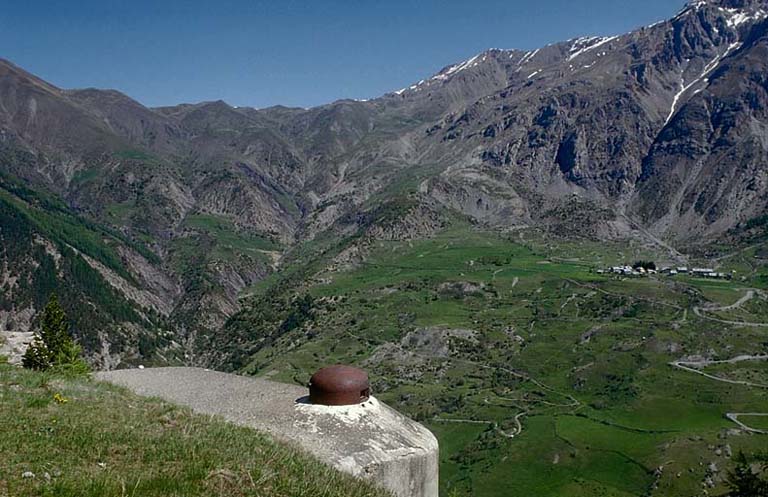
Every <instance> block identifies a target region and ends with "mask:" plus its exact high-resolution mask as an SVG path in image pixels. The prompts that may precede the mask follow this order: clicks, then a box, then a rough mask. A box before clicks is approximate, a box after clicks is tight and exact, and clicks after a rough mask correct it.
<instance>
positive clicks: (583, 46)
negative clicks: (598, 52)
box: [568, 36, 618, 62]
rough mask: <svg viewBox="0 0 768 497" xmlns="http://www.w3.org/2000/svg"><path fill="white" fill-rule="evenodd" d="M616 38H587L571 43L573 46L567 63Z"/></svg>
mask: <svg viewBox="0 0 768 497" xmlns="http://www.w3.org/2000/svg"><path fill="white" fill-rule="evenodd" d="M617 38H618V36H608V37H604V36H587V37H583V38H577V39H576V40H575V41H574V42H573V45H571V52H570V56H569V57H568V61H569V62H570V61H572V60H573V59H575V58H577V57H579V56H581V55H584V54H585V53H587V52H590V51H592V50H594V49H596V48H598V47H601V46H603V45H605V44H606V43H610V42H612V41H613V40H615V39H617Z"/></svg>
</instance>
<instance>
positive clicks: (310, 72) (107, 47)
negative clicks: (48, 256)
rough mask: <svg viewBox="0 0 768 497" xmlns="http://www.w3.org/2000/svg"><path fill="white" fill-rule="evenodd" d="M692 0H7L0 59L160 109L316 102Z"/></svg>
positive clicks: (1, 14)
mask: <svg viewBox="0 0 768 497" xmlns="http://www.w3.org/2000/svg"><path fill="white" fill-rule="evenodd" d="M684 3H685V2H684V0H642V1H641V0H576V1H574V0H504V1H501V0H486V1H479V0H475V1H453V0H390V1H382V0H347V1H339V0H274V1H263V0H208V1H200V0H183V1H176V0H173V1H170V0H133V1H130V0H126V1H115V0H101V1H96V0H69V1H60V0H42V1H41V0H3V7H2V9H1V10H0V46H1V47H2V50H0V57H4V58H7V59H9V60H11V61H13V62H14V63H16V64H18V65H20V66H21V67H23V68H25V69H27V70H29V71H31V72H33V73H35V74H37V75H38V76H40V77H42V78H43V79H46V80H48V81H50V82H51V83H53V84H56V85H58V86H60V87H63V88H82V87H98V88H115V89H118V90H120V91H123V92H125V93H127V94H128V95H130V96H132V97H133V98H136V99H137V100H139V101H140V102H142V103H144V104H146V105H150V106H158V105H172V104H177V103H182V102H199V101H204V100H217V99H223V100H225V101H227V102H228V103H230V104H232V105H242V106H246V105H247V106H253V107H266V106H269V105H275V104H283V105H291V106H301V107H309V106H314V105H319V104H323V103H327V102H331V101H333V100H337V99H340V98H371V97H376V96H379V95H381V94H383V93H386V92H388V91H392V90H396V89H398V88H401V87H404V86H408V85H410V84H411V83H413V82H415V81H418V80H420V79H422V78H424V77H426V76H429V75H431V74H433V73H435V72H437V71H438V70H439V69H441V68H442V67H444V66H446V65H448V64H451V63H454V62H458V61H460V60H463V59H466V58H469V57H471V56H472V55H474V54H476V53H478V52H481V51H482V50H485V49H487V48H520V49H532V48H537V47H540V46H543V45H546V44H548V43H552V42H555V41H561V40H566V39H569V38H573V37H576V36H583V35H611V34H619V33H623V32H626V31H629V30H631V29H634V28H636V27H639V26H642V25H646V24H650V23H652V22H655V21H658V20H661V19H666V18H670V17H672V16H673V15H674V14H675V13H676V12H677V11H678V10H680V8H682V6H683V5H684Z"/></svg>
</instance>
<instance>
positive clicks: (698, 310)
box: [693, 288, 768, 328]
mask: <svg viewBox="0 0 768 497" xmlns="http://www.w3.org/2000/svg"><path fill="white" fill-rule="evenodd" d="M755 297H763V298H765V293H763V292H762V291H761V290H756V289H754V288H750V289H748V290H747V293H745V294H744V296H743V297H741V298H740V299H739V300H737V301H736V302H734V303H733V304H730V305H724V306H712V305H709V306H695V307H694V308H693V313H694V314H696V315H697V316H698V317H700V318H702V319H707V320H709V321H715V322H717V323H723V324H730V325H733V326H747V327H749V328H768V323H749V322H746V321H729V320H726V319H719V318H713V317H712V316H707V315H706V314H705V313H707V312H719V311H731V310H733V309H738V308H740V307H741V306H742V305H744V304H746V303H747V302H749V301H750V300H752V299H753V298H755Z"/></svg>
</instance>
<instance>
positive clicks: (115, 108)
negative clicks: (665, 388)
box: [0, 0, 768, 342]
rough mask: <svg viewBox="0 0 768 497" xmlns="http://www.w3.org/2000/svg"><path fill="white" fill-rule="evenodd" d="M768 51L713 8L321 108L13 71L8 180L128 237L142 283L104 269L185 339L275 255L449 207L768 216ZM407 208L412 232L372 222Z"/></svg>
mask: <svg viewBox="0 0 768 497" xmlns="http://www.w3.org/2000/svg"><path fill="white" fill-rule="evenodd" d="M767 61H768V2H766V1H765V0H706V1H696V2H691V3H690V4H689V5H688V6H687V7H686V8H684V9H683V10H682V11H681V12H680V13H678V14H677V15H676V16H675V17H674V18H672V19H670V20H669V21H665V22H661V23H657V24H655V25H653V26H648V27H644V28H641V29H638V30H636V31H634V32H631V33H628V34H624V35H619V36H610V37H584V38H579V39H574V40H569V41H566V42H562V43H558V44H554V45H550V46H547V47H543V48H541V49H539V50H534V51H530V52H525V51H519V50H489V51H487V52H484V53H482V54H478V55H477V56H475V57H473V58H471V59H469V60H467V61H464V62H460V63H457V64H454V65H451V66H448V67H446V68H444V69H443V70H441V71H440V72H439V73H438V74H436V75H434V76H433V77H432V78H429V79H427V80H424V81H421V82H418V83H416V84H414V85H412V86H410V87H408V88H405V89H403V90H399V91H397V92H393V93H390V94H387V95H384V96H382V97H381V98H378V99H374V100H372V101H368V102H356V101H349V100H344V101H339V102H336V103H333V104H330V105H326V106H322V107H318V108H314V109H308V110H304V109H289V108H284V107H274V108H269V109H262V110H256V109H248V108H233V107H231V106H229V105H227V104H226V103H224V102H221V101H219V102H207V103H200V104H194V105H189V104H185V105H179V106H175V107H166V108H159V109H149V108H146V107H144V106H142V105H141V104H139V103H138V102H136V101H134V100H132V99H130V98H129V97H127V96H125V95H122V94H120V93H119V92H115V91H108V90H96V89H87V90H62V89H59V88H56V87H55V86H53V85H50V84H48V83H46V82H44V81H42V80H40V79H39V78H36V77H35V76H33V75H31V74H29V73H27V72H25V71H24V70H23V69H20V68H18V67H16V66H14V65H13V64H11V63H9V62H0V158H1V161H0V172H2V174H3V176H4V177H5V178H6V179H8V180H9V181H11V183H13V182H14V181H18V182H20V183H22V184H24V185H25V187H27V188H29V189H31V190H34V191H37V192H42V193H43V194H44V196H45V195H51V196H52V197H53V198H57V199H60V200H61V201H62V202H63V206H61V207H56V208H55V209H58V210H59V211H62V209H63V210H65V211H66V212H67V215H71V216H75V217H78V218H79V219H81V220H82V221H83V222H85V223H93V225H94V226H98V227H100V228H99V229H101V228H103V229H106V230H107V231H108V232H114V233H115V234H118V235H119V237H120V238H119V240H120V241H114V242H109V243H112V244H116V246H115V247H113V248H114V249H115V250H117V251H118V253H120V254H122V255H121V259H120V264H121V267H124V268H125V269H126V273H125V274H123V275H122V276H121V277H122V278H123V279H124V280H125V281H129V279H125V276H126V275H129V274H132V275H134V277H135V281H130V283H131V288H129V287H128V286H126V284H124V281H121V280H118V279H116V278H115V275H113V274H110V273H107V272H105V271H100V274H102V277H103V279H104V280H105V281H106V282H108V283H109V284H110V285H111V286H112V287H114V288H117V291H118V292H119V293H120V295H122V296H123V297H125V298H126V299H127V300H128V301H130V302H133V305H136V306H144V307H146V306H147V305H149V304H152V305H151V306H150V307H153V308H155V309H156V310H158V311H159V312H161V313H162V314H164V315H167V316H170V319H173V320H174V321H176V322H177V329H176V330H175V333H176V336H177V337H178V341H179V342H184V341H185V340H186V341H188V340H194V337H195V336H197V334H198V333H200V332H203V333H204V332H206V330H210V329H211V328H216V327H218V326H220V325H221V323H223V322H224V320H226V319H227V317H228V316H230V315H231V314H232V313H233V312H236V311H237V309H238V306H239V304H238V294H239V293H240V292H242V291H243V290H244V289H245V288H247V287H248V286H250V285H252V284H254V283H255V282H257V281H258V280H260V279H261V278H263V277H264V276H265V275H266V274H268V273H269V272H270V271H272V270H273V268H274V267H275V260H276V257H277V258H279V255H280V254H281V253H284V252H286V251H287V250H289V249H290V248H291V247H294V246H296V245H298V244H301V243H302V242H304V241H306V240H309V239H313V238H316V237H318V236H321V235H323V234H326V235H327V234H328V233H347V234H349V233H351V232H353V231H355V230H360V229H362V230H364V232H365V233H367V235H365V236H364V237H363V240H365V239H374V238H376V237H379V238H382V237H383V238H387V237H390V238H391V237H399V236H406V235H403V233H406V234H408V233H410V234H413V233H421V232H425V233H427V234H425V235H424V236H428V232H429V231H430V230H432V229H435V227H436V226H440V225H442V223H443V222H444V217H445V213H449V212H450V213H451V215H456V214H458V215H462V216H467V217H469V218H472V219H474V220H476V221H477V222H481V223H486V224H489V225H493V226H500V227H511V226H515V225H520V224H533V225H540V226H543V227H550V228H553V229H556V230H557V231H558V232H561V233H565V234H568V233H571V232H573V234H575V233H576V231H577V232H579V233H581V234H584V233H588V234H590V236H594V237H606V236H610V237H616V236H626V235H627V233H628V231H631V230H632V229H633V227H637V226H641V227H643V228H644V231H643V232H644V233H645V232H647V233H651V234H652V235H655V236H657V237H659V238H661V239H665V240H667V241H669V242H671V243H672V244H674V245H691V244H705V243H708V242H709V241H712V240H714V239H716V238H718V237H719V236H721V235H723V234H724V233H726V232H728V231H729V230H733V229H734V228H738V227H739V226H741V225H743V224H744V223H747V222H748V221H749V220H751V219H754V218H758V217H760V216H762V215H765V213H766V210H767V208H768V205H767V202H768V200H767V199H768V169H767V168H766V163H767V162H766V159H768V157H767V156H766V154H767V151H768V138H767V137H768V129H766V125H767V117H768V116H767V115H766V104H768V83H767V82H766V76H765V75H766V63H767ZM9 184H10V183H9ZM3 191H4V192H5V194H6V195H7V196H8V197H9V198H11V199H16V200H19V201H21V202H22V204H23V205H24V206H25V208H27V209H33V210H35V212H38V211H39V212H43V213H45V212H48V211H49V209H50V205H40V204H39V203H38V204H36V203H34V202H30V200H29V199H28V198H23V195H22V196H20V194H19V192H18V191H17V190H15V189H14V188H11V187H8V188H6V189H4V190H3ZM403 199H405V203H406V204H407V205H408V206H409V208H408V209H400V210H396V211H394V212H396V213H398V215H400V216H401V219H400V220H399V221H395V220H392V219H390V218H389V217H388V216H384V217H383V218H382V217H381V216H379V214H380V213H381V212H382V206H386V205H394V204H398V203H399V202H401V201H403ZM385 210H386V209H385ZM440 211H443V212H442V213H441V212H440ZM57 212H58V211H57ZM376 219H386V224H382V225H379V226H371V225H370V223H368V224H366V223H367V222H368V221H370V220H374V221H373V224H376V222H377V221H375V220H376ZM360 223H363V224H360ZM573 224H578V225H579V229H578V230H576V231H574V230H572V229H571V230H568V229H565V228H566V227H568V226H569V225H573ZM2 229H3V230H5V231H7V230H8V227H7V226H5V225H3V226H2ZM43 231H44V230H43ZM43 234H44V233H43ZM407 236H410V235H407ZM63 239H66V237H64V238H63ZM54 242H56V243H59V242H57V241H56V240H54ZM30 243H31V242H30ZM61 243H64V242H61ZM66 243H69V242H66ZM102 243H107V242H106V241H105V240H102ZM357 243H358V245H357V246H356V247H355V248H353V249H351V252H354V253H355V254H359V253H360V251H361V250H362V252H364V246H361V245H359V244H360V243H363V242H357ZM363 245H364V243H363ZM131 246H138V247H143V248H144V249H146V250H147V251H148V252H149V253H150V254H151V256H152V257H150V258H148V257H145V256H141V258H139V257H137V256H136V255H135V254H137V253H138V252H136V250H135V249H132V248H130V247H131ZM94 250H95V251H96V252H98V249H94ZM351 252H350V253H351ZM83 253H84V255H85V256H87V257H90V259H86V260H91V261H95V262H96V263H101V264H103V261H100V260H99V257H97V256H95V255H98V254H95V252H93V251H92V253H87V252H83ZM94 254H95V255H94ZM131 254H133V255H131ZM8 257H9V256H8V255H6V256H5V264H8V262H9V260H10V259H9V258H8ZM355 257H359V255H356V256H355ZM91 267H92V268H96V269H99V268H100V266H98V265H97V264H95V263H94V264H91ZM111 270H112V271H115V267H112V268H111ZM23 276H24V275H23V274H15V275H13V277H14V278H18V277H23ZM6 293H7V292H6ZM142 299H143V301H145V302H143V303H142V302H138V300H142ZM179 322H180V323H181V324H179Z"/></svg>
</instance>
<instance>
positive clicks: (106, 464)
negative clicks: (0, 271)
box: [0, 364, 388, 497]
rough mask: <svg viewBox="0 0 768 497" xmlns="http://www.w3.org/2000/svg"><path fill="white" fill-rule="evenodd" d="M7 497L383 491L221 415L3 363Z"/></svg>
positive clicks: (1, 492)
mask: <svg viewBox="0 0 768 497" xmlns="http://www.w3.org/2000/svg"><path fill="white" fill-rule="evenodd" d="M0 426H1V427H2V429H1V430H0V497H10V496H13V497H24V496H43V497H46V496H51V497H53V496H55V497H70V496H71V497H75V496H77V497H91V496H99V497H107V496H120V497H124V496H137V497H138V496H141V497H151V496H164V497H165V496H178V497H194V496H228V497H229V496H232V497H239V496H259V497H272V496H286V497H288V496H290V497H300V496H307V497H310V496H311V497H320V496H326V497H336V496H338V497H363V496H370V497H384V496H386V495H388V494H387V493H386V492H385V491H383V490H379V489H375V488H373V487H371V486H370V485H368V484H366V483H363V482H360V481H357V480H354V479H353V478H351V477H347V476H345V475H342V474H341V473H338V472H336V471H335V470H333V469H331V468H330V467H328V466H325V465H323V464H322V463H320V462H319V461H315V460H312V459H311V457H310V456H308V455H306V454H303V453H301V452H299V451H296V450H294V449H291V448H288V447H286V446H283V445H280V444H277V443H275V442H273V441H272V440H270V439H269V438H267V437H265V436H263V435H261V434H259V433H257V432H255V431H252V430H249V429H247V428H240V427H236V426H232V425H230V424H227V423H225V422H224V421H221V420H219V419H216V418H211V417H207V416H201V415H196V414H193V413H192V412H191V411H189V410H187V409H183V408H178V407H174V406H171V405H169V404H166V403H163V402H161V401H159V400H148V399H143V398H139V397H137V396H134V395H132V394H130V393H128V392H126V391H124V390H122V389H119V388H115V387H112V386H108V385H105V384H100V383H95V382H92V381H89V380H84V379H66V378H63V377H56V376H51V375H46V374H42V373H35V372H30V371H26V370H21V369H18V368H14V367H11V366H8V365H6V364H0Z"/></svg>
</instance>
